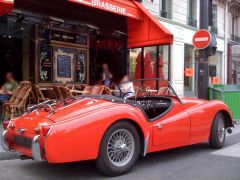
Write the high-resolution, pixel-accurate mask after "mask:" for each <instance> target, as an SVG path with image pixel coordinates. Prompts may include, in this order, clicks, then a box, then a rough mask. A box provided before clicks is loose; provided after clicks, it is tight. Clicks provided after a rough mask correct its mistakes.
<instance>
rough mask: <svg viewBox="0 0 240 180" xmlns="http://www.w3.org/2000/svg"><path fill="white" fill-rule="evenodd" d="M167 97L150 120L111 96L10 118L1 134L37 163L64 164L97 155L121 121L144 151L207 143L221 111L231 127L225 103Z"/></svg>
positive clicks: (11, 146) (133, 106) (5, 143)
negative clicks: (161, 110)
mask: <svg viewBox="0 0 240 180" xmlns="http://www.w3.org/2000/svg"><path fill="white" fill-rule="evenodd" d="M168 98H170V99H171V101H172V104H171V107H169V108H168V110H167V111H166V112H164V113H163V114H162V115H161V116H159V117H156V118H155V119H154V120H151V121H149V119H148V118H147V117H146V115H145V114H144V113H143V111H142V110H141V108H139V107H138V106H137V105H136V104H134V103H133V104H129V103H127V102H126V101H125V100H122V101H121V100H119V99H115V98H111V97H110V98H109V97H107V98H104V97H100V96H99V97H90V96H89V97H79V98H76V99H74V100H71V102H69V103H66V102H60V103H57V105H56V106H55V109H54V110H52V109H50V110H49V109H48V110H46V108H45V109H44V108H43V109H39V110H35V111H33V112H30V113H27V114H25V115H23V116H21V117H20V118H17V119H14V120H11V121H10V122H9V124H8V126H7V128H6V131H4V133H3V135H2V142H3V148H4V149H5V150H12V151H17V152H20V153H21V154H23V155H25V156H29V157H32V158H33V159H36V160H38V161H41V160H47V161H48V162H49V163H65V162H73V161H83V160H94V159H96V158H97V157H98V154H99V148H100V144H101V140H102V138H103V136H104V134H105V132H106V131H107V130H108V128H109V127H110V126H111V125H113V124H114V123H116V122H118V121H123V120H124V121H127V122H129V123H131V124H133V125H134V126H135V127H136V128H137V130H138V133H139V136H140V139H141V146H142V150H141V153H142V154H143V155H146V154H147V153H151V152H156V151H160V150H166V149H171V148H176V147H181V146H187V145H191V144H197V143H201V142H204V141H208V140H209V136H210V131H211V125H212V123H213V120H214V117H215V116H216V114H217V113H218V112H221V113H222V114H223V115H224V117H225V121H226V122H225V123H226V125H227V127H233V121H232V116H231V112H230V110H229V109H228V107H227V106H226V105H225V104H224V103H223V102H221V101H205V100H199V99H193V98H183V99H182V101H183V102H184V103H181V101H179V100H178V99H177V98H176V97H173V96H169V97H168Z"/></svg>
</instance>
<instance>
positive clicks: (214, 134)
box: [209, 113, 226, 149]
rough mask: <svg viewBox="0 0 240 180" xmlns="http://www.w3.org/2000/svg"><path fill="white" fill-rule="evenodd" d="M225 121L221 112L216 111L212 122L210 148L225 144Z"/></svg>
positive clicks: (220, 146)
mask: <svg viewBox="0 0 240 180" xmlns="http://www.w3.org/2000/svg"><path fill="white" fill-rule="evenodd" d="M225 138H226V123H225V119H224V116H223V114H222V113H218V114H217V115H216V116H215V118H214V120H213V124H212V128H211V134H210V139H209V144H210V146H211V147H212V148H215V149H219V148H222V147H223V146H224V144H225Z"/></svg>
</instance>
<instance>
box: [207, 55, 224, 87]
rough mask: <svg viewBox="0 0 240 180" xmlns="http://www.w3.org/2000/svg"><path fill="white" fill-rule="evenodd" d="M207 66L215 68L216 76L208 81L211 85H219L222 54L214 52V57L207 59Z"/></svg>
mask: <svg viewBox="0 0 240 180" xmlns="http://www.w3.org/2000/svg"><path fill="white" fill-rule="evenodd" d="M208 64H209V65H212V66H216V76H215V77H212V78H210V79H209V82H210V83H211V84H220V83H221V82H222V77H221V76H222V53H221V52H216V54H215V56H210V57H209V58H208Z"/></svg>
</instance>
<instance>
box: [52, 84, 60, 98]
mask: <svg viewBox="0 0 240 180" xmlns="http://www.w3.org/2000/svg"><path fill="white" fill-rule="evenodd" d="M52 89H53V92H54V95H55V98H56V99H57V100H60V99H63V97H62V94H61V91H60V89H59V87H58V86H52Z"/></svg>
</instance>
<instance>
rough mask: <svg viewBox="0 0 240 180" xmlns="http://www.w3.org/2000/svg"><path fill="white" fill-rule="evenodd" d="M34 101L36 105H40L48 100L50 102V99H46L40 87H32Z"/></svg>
mask: <svg viewBox="0 0 240 180" xmlns="http://www.w3.org/2000/svg"><path fill="white" fill-rule="evenodd" d="M31 95H32V99H33V102H34V103H35V104H38V103H40V102H44V101H46V100H49V98H45V97H44V95H43V93H42V91H41V89H40V87H39V86H38V85H35V84H34V85H32V91H31Z"/></svg>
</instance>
